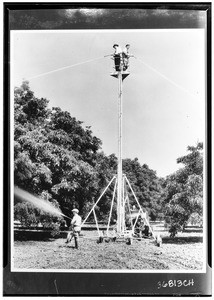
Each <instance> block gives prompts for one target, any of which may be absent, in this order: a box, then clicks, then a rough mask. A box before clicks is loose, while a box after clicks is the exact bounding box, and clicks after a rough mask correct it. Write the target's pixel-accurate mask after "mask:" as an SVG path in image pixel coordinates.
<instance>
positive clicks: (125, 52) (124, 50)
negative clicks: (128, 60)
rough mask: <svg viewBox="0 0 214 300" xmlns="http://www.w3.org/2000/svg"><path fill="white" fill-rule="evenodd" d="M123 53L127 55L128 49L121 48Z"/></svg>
mask: <svg viewBox="0 0 214 300" xmlns="http://www.w3.org/2000/svg"><path fill="white" fill-rule="evenodd" d="M123 53H124V54H125V55H127V56H128V55H129V49H128V48H126V47H125V48H124V49H123Z"/></svg>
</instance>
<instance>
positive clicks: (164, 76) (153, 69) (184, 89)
mask: <svg viewBox="0 0 214 300" xmlns="http://www.w3.org/2000/svg"><path fill="white" fill-rule="evenodd" d="M135 58H136V59H138V60H139V61H140V62H141V63H143V64H144V65H145V66H146V67H147V68H149V69H151V70H152V71H154V72H155V73H157V74H158V75H160V76H161V77H162V78H164V79H165V80H167V81H168V82H170V83H171V84H173V85H174V86H176V87H177V88H179V89H180V90H182V91H184V92H186V93H188V94H189V95H190V96H193V97H197V98H198V95H196V94H193V93H191V92H190V91H189V90H187V89H186V88H184V87H183V86H181V85H179V84H177V83H176V82H175V81H173V80H172V79H170V78H168V77H167V76H166V75H164V74H163V73H161V72H160V71H158V70H157V69H155V68H154V67H152V66H151V65H149V64H147V63H146V62H145V61H143V60H142V59H140V58H139V57H135Z"/></svg>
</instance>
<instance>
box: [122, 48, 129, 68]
mask: <svg viewBox="0 0 214 300" xmlns="http://www.w3.org/2000/svg"><path fill="white" fill-rule="evenodd" d="M129 48H130V45H129V44H126V46H125V48H124V49H123V51H122V59H123V71H126V70H127V68H128V66H129V57H130V56H129Z"/></svg>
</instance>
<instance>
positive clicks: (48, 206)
mask: <svg viewBox="0 0 214 300" xmlns="http://www.w3.org/2000/svg"><path fill="white" fill-rule="evenodd" d="M14 195H15V196H16V197H17V198H19V199H20V200H22V201H27V202H29V203H31V204H33V205H34V206H35V207H37V208H39V209H41V210H43V211H45V212H48V213H50V214H52V215H56V216H63V217H66V218H68V219H70V220H72V219H71V218H70V217H68V216H66V215H64V214H63V213H62V212H61V211H60V209H58V208H57V207H55V206H54V205H53V204H52V203H50V202H49V201H46V200H44V199H41V198H39V197H36V196H34V195H32V194H30V193H28V192H26V191H24V190H22V189H20V188H18V187H15V189H14Z"/></svg>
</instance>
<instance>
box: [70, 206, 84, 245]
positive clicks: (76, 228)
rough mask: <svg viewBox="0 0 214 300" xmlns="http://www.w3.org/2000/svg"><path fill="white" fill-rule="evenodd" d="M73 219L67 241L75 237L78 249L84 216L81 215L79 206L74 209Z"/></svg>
mask: <svg viewBox="0 0 214 300" xmlns="http://www.w3.org/2000/svg"><path fill="white" fill-rule="evenodd" d="M72 212H73V215H74V216H73V219H72V220H71V229H72V231H71V232H69V233H68V235H67V240H66V243H69V242H70V241H71V240H72V238H73V237H74V242H75V248H76V249H78V237H79V234H80V231H81V223H82V218H81V217H80V216H79V210H78V209H77V208H74V209H72Z"/></svg>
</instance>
